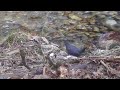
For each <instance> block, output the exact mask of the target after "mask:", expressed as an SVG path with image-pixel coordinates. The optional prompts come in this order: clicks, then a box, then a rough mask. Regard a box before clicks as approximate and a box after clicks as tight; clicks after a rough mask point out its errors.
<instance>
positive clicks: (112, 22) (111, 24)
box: [106, 20, 117, 26]
mask: <svg viewBox="0 0 120 90" xmlns="http://www.w3.org/2000/svg"><path fill="white" fill-rule="evenodd" d="M106 24H107V25H110V26H113V25H115V24H117V22H116V21H115V20H107V21H106Z"/></svg>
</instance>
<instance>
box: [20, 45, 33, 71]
mask: <svg viewBox="0 0 120 90" xmlns="http://www.w3.org/2000/svg"><path fill="white" fill-rule="evenodd" d="M25 55H26V54H25V52H24V49H23V48H22V47H21V48H20V56H21V59H22V62H21V64H22V65H24V66H25V67H26V68H27V69H29V70H31V68H30V67H29V66H28V65H27V64H26V61H25Z"/></svg>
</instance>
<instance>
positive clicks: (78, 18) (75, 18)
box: [69, 14, 82, 20]
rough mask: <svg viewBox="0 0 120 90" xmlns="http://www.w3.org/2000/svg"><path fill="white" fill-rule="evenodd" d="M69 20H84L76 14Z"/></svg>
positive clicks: (71, 15)
mask: <svg viewBox="0 0 120 90" xmlns="http://www.w3.org/2000/svg"><path fill="white" fill-rule="evenodd" d="M69 18H71V19H74V20H82V18H80V17H78V16H76V15H74V14H69Z"/></svg>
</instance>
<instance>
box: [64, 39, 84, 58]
mask: <svg viewBox="0 0 120 90" xmlns="http://www.w3.org/2000/svg"><path fill="white" fill-rule="evenodd" d="M64 44H65V46H66V51H67V53H68V54H69V55H72V56H76V57H79V56H80V55H81V54H82V53H83V52H84V51H85V47H83V48H77V47H76V46H74V45H72V44H70V43H69V41H67V40H64Z"/></svg>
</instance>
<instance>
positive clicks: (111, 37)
mask: <svg viewBox="0 0 120 90" xmlns="http://www.w3.org/2000/svg"><path fill="white" fill-rule="evenodd" d="M98 43H99V47H100V48H102V49H107V50H108V49H111V48H113V47H115V46H119V45H120V32H108V33H105V34H102V35H101V36H100V38H99V40H98Z"/></svg>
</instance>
